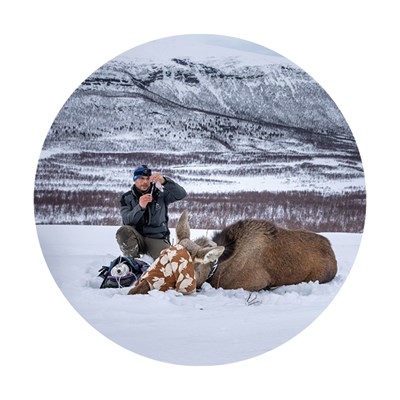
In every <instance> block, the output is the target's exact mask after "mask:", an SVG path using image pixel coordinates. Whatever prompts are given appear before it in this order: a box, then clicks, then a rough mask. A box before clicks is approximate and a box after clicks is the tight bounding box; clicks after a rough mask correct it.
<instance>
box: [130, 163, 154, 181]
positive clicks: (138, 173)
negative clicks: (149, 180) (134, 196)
mask: <svg viewBox="0 0 400 400" xmlns="http://www.w3.org/2000/svg"><path fill="white" fill-rule="evenodd" d="M142 176H151V169H150V168H147V165H142V166H141V167H139V168H136V169H135V172H134V173H133V180H134V181H136V179H138V178H140V177H142Z"/></svg>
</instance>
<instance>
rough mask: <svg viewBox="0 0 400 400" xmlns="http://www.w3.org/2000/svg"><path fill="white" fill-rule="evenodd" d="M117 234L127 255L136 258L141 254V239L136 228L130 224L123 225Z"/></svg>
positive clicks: (120, 244) (118, 240)
mask: <svg viewBox="0 0 400 400" xmlns="http://www.w3.org/2000/svg"><path fill="white" fill-rule="evenodd" d="M115 236H116V239H117V242H118V245H119V247H120V249H121V251H122V253H123V255H124V256H125V257H129V258H135V257H137V256H139V253H140V239H139V237H138V234H137V233H136V230H135V229H134V228H132V227H131V226H129V225H123V226H121V227H120V228H119V229H118V231H117V232H116V234H115Z"/></svg>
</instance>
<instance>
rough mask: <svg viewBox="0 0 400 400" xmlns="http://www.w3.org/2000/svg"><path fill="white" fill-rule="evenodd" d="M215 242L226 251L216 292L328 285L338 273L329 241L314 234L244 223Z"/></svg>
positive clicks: (213, 283) (268, 224) (214, 280)
mask: <svg viewBox="0 0 400 400" xmlns="http://www.w3.org/2000/svg"><path fill="white" fill-rule="evenodd" d="M213 241H214V242H215V243H216V244H217V245H218V246H224V247H225V250H224V252H223V253H222V255H221V256H220V257H219V260H218V267H217V269H216V271H215V273H214V275H213V276H212V277H211V279H210V280H209V283H210V284H211V286H213V287H215V288H218V287H222V288H225V289H238V288H243V289H246V290H249V291H257V290H261V289H265V288H269V287H274V286H282V285H292V284H297V283H300V282H309V281H319V282H320V283H325V282H329V281H330V280H332V279H333V278H334V277H335V275H336V273H337V262H336V258H335V254H334V252H333V250H332V247H331V244H330V242H329V240H328V239H327V238H325V237H324V236H322V235H319V234H317V233H314V232H310V231H306V230H291V229H285V228H281V227H278V226H276V225H274V224H273V223H271V222H268V221H262V220H243V221H239V222H236V223H234V224H232V225H230V226H228V227H226V228H225V229H223V230H222V231H221V232H218V233H216V234H215V235H214V237H213ZM204 267H205V266H204ZM198 284H200V285H201V284H202V282H198Z"/></svg>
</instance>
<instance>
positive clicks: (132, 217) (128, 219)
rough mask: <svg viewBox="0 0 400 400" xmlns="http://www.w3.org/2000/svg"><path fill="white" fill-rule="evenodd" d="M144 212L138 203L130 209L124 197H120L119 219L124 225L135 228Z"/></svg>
mask: <svg viewBox="0 0 400 400" xmlns="http://www.w3.org/2000/svg"><path fill="white" fill-rule="evenodd" d="M145 210H146V209H145V208H142V207H141V206H140V204H139V203H138V204H136V205H135V206H134V207H133V208H132V205H131V204H129V202H128V201H127V198H126V195H124V196H122V198H121V217H122V223H123V224H124V225H133V226H135V225H136V224H137V223H138V222H139V221H140V219H141V218H142V217H143V214H144V212H145Z"/></svg>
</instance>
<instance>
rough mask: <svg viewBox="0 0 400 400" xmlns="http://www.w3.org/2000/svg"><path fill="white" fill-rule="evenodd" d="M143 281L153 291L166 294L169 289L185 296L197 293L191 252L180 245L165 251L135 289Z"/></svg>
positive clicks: (144, 274) (137, 282) (138, 281)
mask: <svg viewBox="0 0 400 400" xmlns="http://www.w3.org/2000/svg"><path fill="white" fill-rule="evenodd" d="M143 280H145V281H147V283H148V284H149V286H150V288H151V289H157V290H160V291H162V292H165V291H167V290H169V289H175V290H176V291H178V292H180V293H184V294H189V293H194V292H195V291H196V278H195V274H194V263H193V260H192V257H191V256H190V254H189V252H188V251H187V250H186V249H185V248H184V247H183V246H182V245H180V244H177V245H175V246H171V247H169V248H167V249H164V250H163V251H162V252H161V253H160V255H159V257H158V258H157V259H156V260H155V261H154V262H153V264H151V266H150V267H149V269H148V270H147V271H145V272H144V273H143V274H142V275H141V277H140V278H139V279H138V280H137V281H136V283H135V287H136V286H138V285H139V284H140V283H141V282H142V281H143Z"/></svg>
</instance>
